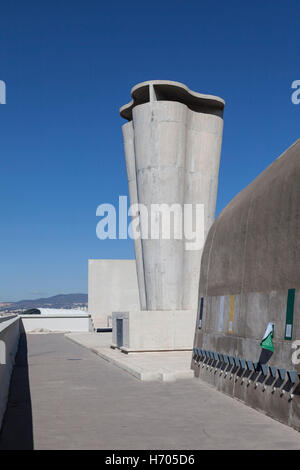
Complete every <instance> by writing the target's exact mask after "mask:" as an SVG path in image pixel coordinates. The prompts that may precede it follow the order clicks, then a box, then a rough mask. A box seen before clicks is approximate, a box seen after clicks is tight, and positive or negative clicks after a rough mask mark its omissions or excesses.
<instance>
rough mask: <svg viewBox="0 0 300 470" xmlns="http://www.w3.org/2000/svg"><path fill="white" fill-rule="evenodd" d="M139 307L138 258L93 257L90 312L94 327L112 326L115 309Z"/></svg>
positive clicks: (89, 288)
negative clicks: (136, 259)
mask: <svg viewBox="0 0 300 470" xmlns="http://www.w3.org/2000/svg"><path fill="white" fill-rule="evenodd" d="M139 309H140V302H139V291H138V284H137V272H136V263H135V260H134V259H90V260H89V281H88V311H89V314H90V315H91V316H92V320H93V324H94V327H95V328H96V329H97V328H109V327H111V326H112V322H111V317H112V312H116V311H120V310H139Z"/></svg>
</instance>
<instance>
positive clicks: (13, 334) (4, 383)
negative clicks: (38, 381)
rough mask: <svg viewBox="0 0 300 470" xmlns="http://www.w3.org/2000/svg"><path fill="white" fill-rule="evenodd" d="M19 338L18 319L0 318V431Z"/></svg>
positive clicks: (13, 317)
mask: <svg viewBox="0 0 300 470" xmlns="http://www.w3.org/2000/svg"><path fill="white" fill-rule="evenodd" d="M19 336H20V331H19V317H17V316H9V317H0V429H1V425H2V420H3V416H4V413H5V410H6V404H7V399H8V393H9V384H10V377H11V373H12V370H13V366H14V362H15V355H16V352H17V349H18V344H19Z"/></svg>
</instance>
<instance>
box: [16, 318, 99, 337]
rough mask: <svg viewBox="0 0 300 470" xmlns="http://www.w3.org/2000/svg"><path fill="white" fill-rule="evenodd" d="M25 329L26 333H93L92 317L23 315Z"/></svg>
mask: <svg viewBox="0 0 300 470" xmlns="http://www.w3.org/2000/svg"><path fill="white" fill-rule="evenodd" d="M21 319H22V323H23V327H24V330H25V332H26V333H29V332H33V331H39V330H40V331H42V330H44V331H62V332H66V331H68V332H69V331H82V332H83V331H85V332H88V331H91V330H92V323H91V316H90V315H87V314H83V315H76V316H73V315H69V316H54V315H52V316H47V315H22V316H21Z"/></svg>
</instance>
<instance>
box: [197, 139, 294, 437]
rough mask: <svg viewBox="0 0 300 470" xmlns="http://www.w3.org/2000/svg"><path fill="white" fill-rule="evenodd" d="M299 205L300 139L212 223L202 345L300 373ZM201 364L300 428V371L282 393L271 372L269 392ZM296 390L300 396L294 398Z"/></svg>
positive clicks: (231, 390)
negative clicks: (269, 339) (298, 344)
mask: <svg viewBox="0 0 300 470" xmlns="http://www.w3.org/2000/svg"><path fill="white" fill-rule="evenodd" d="M299 207H300V139H299V140H298V141H297V142H295V144H294V145H292V146H291V147H290V148H289V149H288V150H287V151H286V152H284V153H283V154H282V155H281V156H280V157H279V158H278V159H276V160H275V161H274V162H273V163H272V165H270V166H269V167H268V168H267V169H266V170H265V171H264V172H263V173H262V174H261V175H259V176H258V178H256V179H255V180H254V181H253V182H252V183H251V184H250V185H249V186H248V187H246V188H245V189H244V190H243V191H242V192H241V193H239V194H238V195H237V196H236V197H235V198H234V199H233V200H232V201H231V202H230V204H229V205H228V206H227V207H226V208H225V209H224V210H223V212H222V213H221V214H220V215H219V217H218V218H217V220H216V221H215V223H214V224H213V225H212V227H211V230H210V232H209V234H208V237H207V241H206V243H205V247H204V250H203V256H202V264H201V277H200V290H199V292H200V297H203V299H204V304H203V305H204V306H203V311H202V329H200V328H198V324H199V316H200V308H199V311H198V319H197V325H196V332H195V346H196V347H199V348H203V349H207V350H210V351H215V352H218V353H221V354H228V355H232V356H238V357H240V358H242V359H246V360H251V361H253V362H261V363H264V364H267V365H268V366H275V367H277V368H284V369H289V370H294V371H296V372H297V373H298V374H299V373H300V363H299V362H298V363H296V362H295V361H294V359H293V353H294V352H295V349H293V341H294V340H299V339H300V290H299V279H300V212H299ZM291 298H292V301H291V300H290V299H291ZM269 322H273V323H274V353H273V354H270V355H268V357H265V358H263V357H262V356H261V348H260V342H261V339H262V337H263V335H264V332H265V329H266V326H267V324H268V323H269ZM289 330H290V331H291V332H292V333H291V335H288V334H287V332H288V331H289ZM193 367H194V365H193ZM195 370H196V373H197V375H200V377H201V378H203V379H205V380H207V381H209V382H210V383H214V384H215V386H217V387H218V388H219V389H220V390H222V391H224V392H225V393H228V394H230V395H234V396H237V397H238V398H239V399H241V400H243V401H245V402H246V403H248V404H249V405H250V406H253V407H255V408H257V409H260V410H262V411H264V412H266V413H268V414H269V415H270V416H273V417H275V418H277V419H279V420H281V421H283V422H285V423H287V424H289V425H291V426H293V427H295V428H296V429H299V430H300V385H299V376H297V378H296V383H295V385H293V386H291V385H292V384H291V383H289V382H288V377H286V378H285V380H284V383H281V385H280V387H281V388H283V389H284V391H285V392H286V393H285V394H284V395H282V396H281V397H280V393H275V394H274V393H272V389H273V385H274V382H276V380H275V379H274V380H271V377H270V372H269V373H268V377H265V383H266V385H267V386H266V389H265V391H264V392H263V393H262V391H261V389H260V391H258V389H256V388H255V387H254V386H248V387H245V386H244V385H243V384H241V380H238V381H237V383H236V385H234V381H231V383H230V382H229V381H228V377H227V380H224V376H220V375H219V374H209V373H208V372H207V370H206V368H204V369H203V368H200V369H197V368H195ZM277 378H278V375H277ZM233 385H234V386H233ZM276 386H277V387H278V385H276ZM280 387H279V388H280ZM291 389H295V391H294V398H293V399H292V400H290V401H289V400H288V397H289V393H287V392H288V391H289V392H290V390H291Z"/></svg>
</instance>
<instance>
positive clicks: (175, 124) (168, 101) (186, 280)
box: [116, 80, 225, 350]
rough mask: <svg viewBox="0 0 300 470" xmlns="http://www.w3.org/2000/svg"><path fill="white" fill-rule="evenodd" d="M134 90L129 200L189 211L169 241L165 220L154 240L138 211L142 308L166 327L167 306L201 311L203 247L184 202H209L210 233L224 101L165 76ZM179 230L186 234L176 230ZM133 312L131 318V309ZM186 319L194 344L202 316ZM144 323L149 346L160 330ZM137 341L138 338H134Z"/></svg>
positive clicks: (128, 134)
mask: <svg viewBox="0 0 300 470" xmlns="http://www.w3.org/2000/svg"><path fill="white" fill-rule="evenodd" d="M131 95H132V101H131V102H130V103H129V104H127V105H125V106H123V107H122V108H121V109H120V114H121V116H122V117H123V118H125V119H127V121H128V122H127V123H126V124H124V125H123V128H122V130H123V138H124V148H125V157H126V165H127V175H128V184H129V194H130V202H131V204H137V203H138V204H141V205H143V206H144V207H146V208H147V211H148V214H150V213H151V208H152V207H153V204H168V205H169V206H170V207H171V205H173V204H177V205H179V206H180V207H181V209H182V213H183V216H182V219H181V220H180V219H178V220H179V222H178V221H177V223H178V224H179V225H180V224H181V226H180V227H176V228H175V227H173V232H171V237H170V239H164V237H163V232H162V225H161V226H160V229H159V235H158V237H157V238H156V239H153V237H152V238H151V236H150V234H149V232H148V227H149V226H150V220H149V218H147V217H144V216H143V214H142V213H141V211H140V212H139V213H138V215H137V217H139V223H140V229H141V234H142V237H141V238H139V239H137V240H135V255H136V265H137V276H138V286H139V294H140V303H141V310H142V311H149V312H153V311H159V312H160V315H159V318H160V319H161V321H157V319H154V316H153V315H152V318H153V322H154V323H155V328H157V329H159V328H161V327H162V325H163V324H164V323H165V322H164V321H163V317H164V315H166V314H167V312H172V314H171V315H170V318H173V320H170V321H174V314H176V312H177V311H178V312H179V311H180V312H182V311H186V312H188V311H190V312H195V311H196V310H197V303H198V285H199V274H200V262H201V253H202V249H201V247H200V248H198V249H196V250H187V249H186V242H187V241H188V240H187V237H186V236H185V235H186V234H185V231H184V228H185V224H186V222H187V217H186V216H185V213H184V207H185V205H186V204H190V205H192V208H193V209H195V208H196V205H197V204H199V205H200V204H201V205H202V206H203V207H204V220H203V222H202V226H201V231H202V232H203V235H204V238H205V237H206V235H207V233H208V230H209V228H210V226H211V224H212V223H213V221H214V216H215V206H216V197H217V189H218V174H219V162H220V152H221V143H222V132H223V110H224V105H225V103H224V101H223V100H222V99H221V98H218V97H216V96H211V95H203V94H200V93H196V92H193V91H191V90H189V89H188V88H187V87H186V86H185V85H183V84H181V83H178V82H171V81H164V80H154V81H148V82H143V83H140V84H138V85H136V86H135V87H134V88H133V89H132V91H131ZM178 228H179V229H181V231H182V234H183V236H182V237H181V238H178V237H176V236H175V230H176V229H178ZM145 234H148V237H149V238H148V239H147V238H146V236H145ZM198 235H199V234H198ZM164 312H166V313H164ZM116 318H117V317H116ZM127 318H128V321H129V322H130V315H129V317H128V316H127ZM134 318H136V317H135V314H134ZM144 318H146V317H145V316H144ZM149 318H151V316H150V315H149V316H148V319H149ZM155 318H157V316H156V317H155ZM188 318H189V319H190V320H188ZM186 320H187V324H186V332H187V335H186V338H185V341H183V343H184V344H185V347H188V348H190V347H191V344H192V339H193V338H192V336H193V335H192V333H191V329H190V325H189V324H188V323H189V321H193V322H194V321H195V314H193V313H190V314H189V315H187V316H186ZM132 321H136V320H133V319H132ZM139 323H140V325H141V330H140V332H139V333H138V332H136V333H135V334H141V335H143V337H144V341H143V343H144V345H145V348H146V349H147V340H146V336H147V334H148V332H149V331H150V330H151V332H152V333H151V335H152V334H153V328H154V325H153V328H150V329H149V328H148V327H147V328H143V326H142V324H141V322H139ZM119 325H121V324H120V322H119ZM165 327H166V325H164V326H163V328H165ZM169 327H170V324H169ZM157 331H158V330H157ZM157 337H159V335H157ZM121 342H122V341H121ZM130 342H132V344H133V337H132V336H131V339H129V343H130ZM150 343H151V339H150V337H149V344H150ZM183 343H182V344H183ZM151 344H152V343H151ZM157 348H158V349H164V344H162V343H161V344H157ZM130 349H131V346H130V344H129V347H128V350H130Z"/></svg>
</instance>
